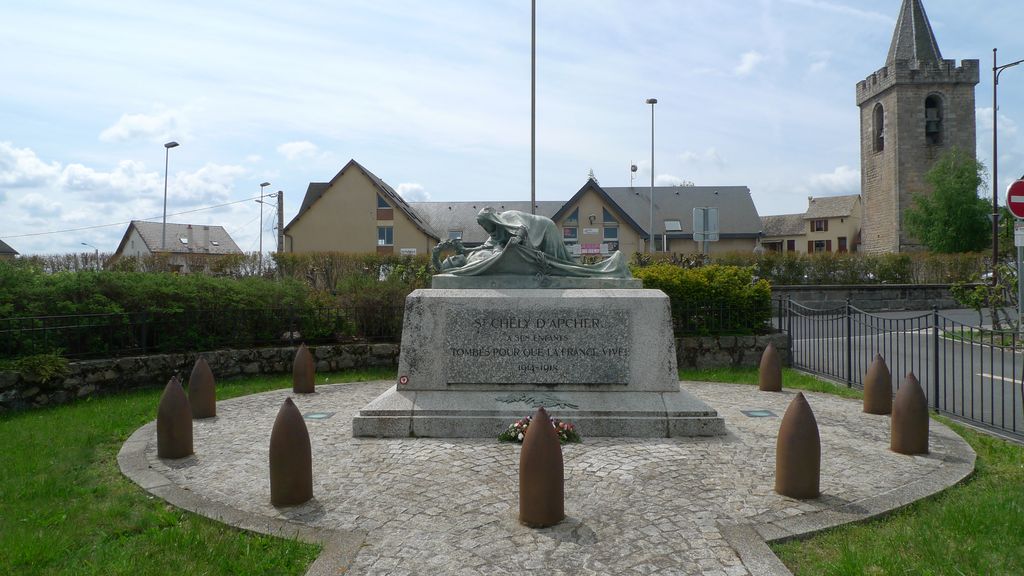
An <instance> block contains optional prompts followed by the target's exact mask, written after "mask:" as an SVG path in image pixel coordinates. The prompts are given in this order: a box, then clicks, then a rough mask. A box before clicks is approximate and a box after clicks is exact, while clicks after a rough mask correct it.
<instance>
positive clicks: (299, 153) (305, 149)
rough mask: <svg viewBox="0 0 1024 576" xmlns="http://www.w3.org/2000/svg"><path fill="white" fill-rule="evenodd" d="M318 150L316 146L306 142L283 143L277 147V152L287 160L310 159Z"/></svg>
mask: <svg viewBox="0 0 1024 576" xmlns="http://www.w3.org/2000/svg"><path fill="white" fill-rule="evenodd" d="M319 150H320V149H319V148H318V147H317V145H316V144H313V143H312V142H309V141H307V140H301V141H299V142H285V143H284V144H281V145H280V146H278V147H277V152H278V153H279V154H281V155H282V156H284V157H285V158H287V159H288V160H292V161H293V160H296V159H298V158H312V157H314V156H316V153H317V152H318V151H319Z"/></svg>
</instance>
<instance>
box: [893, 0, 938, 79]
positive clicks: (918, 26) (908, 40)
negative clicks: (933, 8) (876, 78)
mask: <svg viewBox="0 0 1024 576" xmlns="http://www.w3.org/2000/svg"><path fill="white" fill-rule="evenodd" d="M896 60H919V61H920V62H921V63H922V64H930V65H936V66H937V65H938V64H939V63H941V62H942V53H941V52H939V43H938V42H936V41H935V34H934V33H933V32H932V25H931V24H930V23H929V22H928V15H927V14H925V13H924V6H923V5H922V4H921V0H903V6H902V7H901V8H900V16H899V19H897V20H896V30H895V31H893V34H892V44H891V45H890V46H889V56H888V57H887V58H886V59H885V65H886V66H889V65H892V64H893V63H894V62H895V61H896Z"/></svg>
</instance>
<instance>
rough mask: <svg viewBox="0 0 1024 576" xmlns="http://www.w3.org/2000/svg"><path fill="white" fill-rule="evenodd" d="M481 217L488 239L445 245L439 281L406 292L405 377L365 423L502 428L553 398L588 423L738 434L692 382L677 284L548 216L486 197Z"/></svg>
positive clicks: (459, 432) (405, 431)
mask: <svg viewBox="0 0 1024 576" xmlns="http://www.w3.org/2000/svg"><path fill="white" fill-rule="evenodd" d="M477 222H478V223H479V224H480V226H481V227H483V228H484V229H485V230H486V231H487V233H488V234H489V238H488V239H487V241H486V242H484V243H483V244H482V245H480V246H478V247H473V248H466V247H464V246H463V245H462V244H461V242H460V241H458V240H454V241H445V242H442V243H441V244H439V245H438V247H437V248H435V249H434V254H433V261H434V266H435V268H436V269H437V271H438V272H439V274H437V275H435V276H434V278H433V281H432V287H431V288H430V289H426V290H416V291H414V292H413V293H412V294H410V295H409V297H408V299H407V300H406V308H405V318H404V325H403V329H402V347H401V356H400V358H399V366H398V381H397V383H396V384H395V386H393V387H392V388H390V389H388V390H387V391H386V392H384V393H383V394H381V395H380V396H379V397H377V398H376V399H374V400H373V401H372V402H370V403H369V404H367V405H366V406H364V407H363V408H362V409H361V410H360V411H359V412H358V414H357V415H356V416H355V417H354V418H353V422H352V431H353V435H354V436H369V437H392V438H397V437H411V436H414V437H441V438H454V437H494V436H496V435H497V434H498V433H499V432H501V431H502V430H504V429H505V428H506V427H507V426H508V425H509V423H511V422H512V421H514V420H516V419H518V418H521V417H523V416H525V415H528V414H532V413H533V411H534V410H535V409H536V408H538V407H540V406H544V407H545V408H546V409H547V410H548V411H549V412H550V413H551V414H553V415H555V416H557V417H559V418H561V419H564V420H568V421H571V422H573V423H575V424H576V425H577V426H578V428H579V430H580V431H581V433H582V434H583V435H584V436H631V437H670V436H712V435H719V434H724V433H725V423H724V421H723V420H722V418H721V417H719V416H718V414H717V413H716V412H715V410H713V409H711V408H710V407H709V406H707V405H706V404H705V403H704V402H702V401H701V400H699V399H697V398H696V397H694V396H693V395H692V394H690V393H688V392H687V391H685V390H682V389H681V388H680V385H679V379H678V371H677V368H676V354H675V340H674V338H673V334H672V324H671V314H670V307H669V299H668V296H666V295H665V294H664V293H663V292H661V291H660V290H644V289H643V288H642V284H641V282H640V281H639V280H638V279H635V278H633V277H632V275H631V274H630V271H629V267H628V266H627V263H626V261H625V259H624V257H623V255H622V254H621V253H619V252H615V253H614V254H613V255H612V256H611V257H609V258H608V259H606V260H603V261H601V262H598V263H596V264H580V263H577V262H575V261H574V260H573V259H572V256H571V254H570V253H569V251H568V249H567V248H566V246H565V244H564V243H563V242H562V239H561V235H560V234H559V229H558V228H557V226H555V224H554V223H553V222H552V221H551V220H550V219H548V218H545V217H543V216H537V215H533V214H528V213H524V212H519V211H515V210H511V211H507V212H500V213H499V212H496V211H494V210H493V209H491V208H484V209H483V210H481V211H480V213H479V214H478V216H477ZM448 251H451V252H454V253H453V254H452V255H450V256H448V257H446V258H444V259H443V260H442V259H441V255H442V253H444V252H448Z"/></svg>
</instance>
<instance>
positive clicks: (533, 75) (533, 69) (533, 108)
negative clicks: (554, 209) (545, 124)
mask: <svg viewBox="0 0 1024 576" xmlns="http://www.w3.org/2000/svg"><path fill="white" fill-rule="evenodd" d="M530 12H531V18H530V214H536V213H537V0H531V2H530Z"/></svg>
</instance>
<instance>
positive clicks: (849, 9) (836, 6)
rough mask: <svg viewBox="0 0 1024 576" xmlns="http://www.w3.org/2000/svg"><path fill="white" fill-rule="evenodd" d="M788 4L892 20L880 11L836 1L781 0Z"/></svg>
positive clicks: (867, 18)
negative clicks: (863, 8)
mask: <svg viewBox="0 0 1024 576" xmlns="http://www.w3.org/2000/svg"><path fill="white" fill-rule="evenodd" d="M783 1H784V2H786V3H788V4H796V5H797V6H805V7H807V8H817V9H819V10H825V11H828V12H834V13H837V14H842V15H843V16H855V17H857V18H863V19H865V20H874V21H875V22H879V23H882V22H884V23H886V24H891V23H892V22H893V21H894V20H893V18H892V16H887V15H885V14H882V13H880V12H874V11H871V10H862V9H860V8H854V7H853V6H847V5H845V4H840V3H837V2H824V1H823V0H783Z"/></svg>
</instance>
